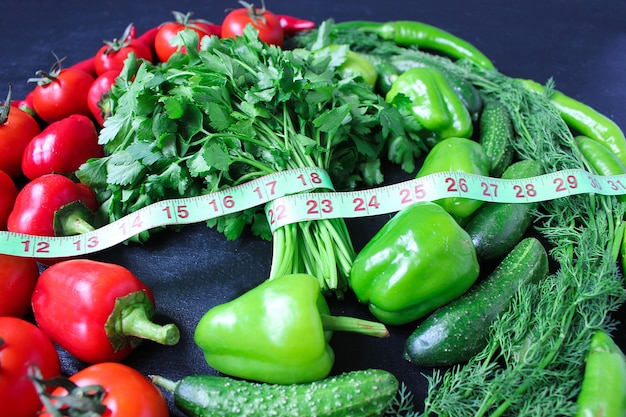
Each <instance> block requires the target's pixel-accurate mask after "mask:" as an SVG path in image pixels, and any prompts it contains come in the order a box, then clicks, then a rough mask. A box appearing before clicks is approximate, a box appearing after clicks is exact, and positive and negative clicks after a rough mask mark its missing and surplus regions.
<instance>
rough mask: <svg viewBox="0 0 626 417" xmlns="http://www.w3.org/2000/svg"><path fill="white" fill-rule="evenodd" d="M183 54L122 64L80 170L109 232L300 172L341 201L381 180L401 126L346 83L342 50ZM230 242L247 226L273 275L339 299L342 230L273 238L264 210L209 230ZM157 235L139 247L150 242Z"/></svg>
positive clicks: (325, 227)
mask: <svg viewBox="0 0 626 417" xmlns="http://www.w3.org/2000/svg"><path fill="white" fill-rule="evenodd" d="M181 39H182V42H183V44H184V45H185V47H186V50H187V53H177V54H175V55H173V56H172V57H171V58H170V59H169V60H168V61H167V62H165V63H161V64H158V65H153V64H150V63H148V62H139V61H133V60H132V58H131V59H129V60H128V61H127V62H126V65H125V68H124V70H123V72H122V74H121V76H120V77H119V79H118V82H117V83H116V85H115V86H114V87H113V89H112V91H111V97H110V101H111V104H112V108H113V113H112V115H111V116H110V117H109V118H107V120H106V123H105V126H104V128H103V129H102V131H101V132H100V142H101V143H102V144H104V146H105V149H106V151H107V155H106V156H105V157H103V158H99V159H94V160H91V161H89V162H88V163H86V164H84V165H83V166H82V167H81V168H80V170H79V171H78V173H77V176H78V178H79V179H80V180H81V181H82V182H84V183H86V184H88V185H89V186H91V187H92V188H93V189H94V190H95V191H96V193H97V194H98V196H99V198H100V201H101V202H102V211H103V212H105V213H106V216H107V217H108V220H109V221H115V220H117V219H119V218H121V217H123V216H124V215H126V214H128V213H131V212H133V211H136V210H137V209H139V208H141V207H144V206H147V205H149V204H151V203H154V202H156V201H159V200H162V199H166V198H181V197H189V196H196V195H201V194H205V193H209V192H213V191H217V190H220V189H224V188H227V187H232V186H235V185H237V184H241V183H243V182H245V181H248V180H251V179H254V178H257V177H259V176H262V175H265V174H269V173H273V172H277V171H281V170H286V169H293V168H301V167H308V166H317V167H320V168H323V169H325V170H327V171H328V172H329V174H330V177H331V179H332V181H333V185H334V187H335V189H337V190H345V189H351V188H354V187H355V186H356V185H357V184H358V183H361V182H362V183H365V184H366V185H375V184H379V183H381V182H382V180H383V175H382V173H381V170H380V159H379V155H380V153H381V149H382V148H383V146H384V143H385V140H386V138H387V137H389V136H390V135H393V136H397V135H400V134H402V129H403V123H402V120H401V119H402V117H401V116H400V115H399V114H398V113H397V110H395V109H394V108H393V107H391V106H389V105H388V104H387V103H385V102H384V100H383V99H382V98H381V97H380V96H378V95H377V94H376V93H375V92H373V90H372V88H371V87H369V86H368V85H367V84H366V83H365V82H364V81H363V80H362V79H361V78H360V77H356V78H355V77H352V76H345V75H342V74H341V73H340V72H339V71H338V70H337V68H338V67H339V66H340V65H341V64H342V63H343V62H344V60H345V57H346V54H347V51H348V49H347V47H340V48H336V49H332V50H330V49H329V48H320V49H318V50H311V49H305V48H295V49H292V50H285V49H281V48H278V47H275V46H269V45H267V44H264V43H262V42H260V41H259V40H258V36H257V33H256V31H255V30H254V28H252V27H249V28H248V29H247V30H246V31H245V33H244V36H243V37H240V38H237V39H219V38H217V37H210V38H209V37H205V38H204V39H203V41H202V47H201V50H200V51H198V49H197V48H196V47H194V45H197V35H196V34H195V33H194V32H192V31H184V32H183V33H182V36H181ZM208 224H209V226H211V227H217V229H218V230H219V231H220V232H222V233H224V234H225V236H226V237H227V238H228V239H236V238H237V237H239V236H240V235H241V233H242V232H243V230H244V228H245V226H247V225H251V230H252V232H253V233H254V234H256V235H259V236H261V237H263V238H265V239H272V240H273V247H274V253H273V259H272V270H271V273H270V275H271V276H272V277H274V276H280V275H283V274H287V273H298V272H306V273H310V274H312V275H314V276H316V277H318V278H319V279H320V282H321V284H322V288H323V289H324V290H333V291H337V293H338V294H340V293H341V292H342V291H343V290H344V289H345V288H346V287H347V276H348V274H349V270H350V266H351V264H352V260H353V258H354V255H355V253H354V249H353V246H352V243H351V239H350V236H349V234H348V230H347V228H346V225H345V223H344V221H343V219H333V220H323V221H315V222H303V223H299V224H293V225H289V226H285V227H284V228H281V229H279V230H278V231H277V232H275V233H274V236H272V235H271V234H270V232H269V227H268V223H267V219H266V218H265V215H264V214H263V212H262V208H254V209H249V210H247V211H243V212H239V213H235V214H232V215H227V216H222V217H219V218H217V219H215V220H211V221H209V223H208ZM149 233H150V232H144V233H143V234H142V235H140V236H138V237H137V239H139V240H145V239H147V238H148V237H149Z"/></svg>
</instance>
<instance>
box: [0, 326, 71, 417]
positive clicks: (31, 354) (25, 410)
mask: <svg viewBox="0 0 626 417" xmlns="http://www.w3.org/2000/svg"><path fill="white" fill-rule="evenodd" d="M32 365H35V366H37V368H39V370H40V372H41V375H42V376H43V377H44V378H53V377H56V376H59V375H60V374H61V364H60V360H59V354H58V353H57V351H56V349H55V347H54V345H53V344H52V342H51V341H50V339H49V338H48V336H46V334H45V333H44V332H43V331H41V330H40V329H39V328H38V327H37V326H35V325H34V324H32V323H30V322H28V321H26V320H23V319H21V318H16V317H0V404H2V415H3V416H11V417H36V416H37V411H38V410H40V409H41V406H42V404H41V401H40V400H39V395H38V394H37V391H36V390H35V386H34V385H33V383H32V381H31V380H30V378H29V369H30V367H31V366H32Z"/></svg>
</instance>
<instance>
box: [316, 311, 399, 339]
mask: <svg viewBox="0 0 626 417" xmlns="http://www.w3.org/2000/svg"><path fill="white" fill-rule="evenodd" d="M320 317H321V318H322V327H323V328H324V330H325V331H339V332H352V333H360V334H364V335H367V336H373V337H381V338H383V337H388V336H389V330H387V327H386V326H385V325H384V324H382V323H378V322H374V321H368V320H362V319H358V318H356V317H346V316H331V315H329V314H320Z"/></svg>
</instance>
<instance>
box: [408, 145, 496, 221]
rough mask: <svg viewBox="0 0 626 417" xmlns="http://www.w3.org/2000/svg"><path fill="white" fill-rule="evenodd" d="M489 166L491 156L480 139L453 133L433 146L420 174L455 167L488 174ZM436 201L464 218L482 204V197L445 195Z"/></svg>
mask: <svg viewBox="0 0 626 417" xmlns="http://www.w3.org/2000/svg"><path fill="white" fill-rule="evenodd" d="M489 169H490V161H489V158H488V157H487V155H486V154H485V152H484V150H483V149H482V147H481V146H480V144H479V143H478V142H476V141H473V140H471V139H466V138H458V137H452V138H447V139H444V140H442V141H441V142H439V143H437V144H436V145H435V146H434V147H433V148H432V149H431V151H430V152H429V153H428V154H427V155H426V158H425V159H424V163H423V164H422V166H421V168H420V169H419V171H418V172H417V177H418V178H420V177H424V176H426V175H429V174H434V173H437V172H452V171H460V172H465V173H468V174H477V175H489ZM451 185H452V184H451ZM456 186H457V187H459V188H460V187H461V185H460V184H456ZM436 203H437V204H439V205H441V206H442V207H443V208H444V209H445V210H446V211H447V212H448V213H450V214H451V215H452V216H454V218H455V219H456V220H457V221H463V220H464V219H467V218H469V216H470V215H471V214H472V213H474V211H476V210H477V209H478V208H479V207H480V206H481V205H482V204H483V201H481V200H474V199H470V198H465V197H446V198H442V199H439V200H436Z"/></svg>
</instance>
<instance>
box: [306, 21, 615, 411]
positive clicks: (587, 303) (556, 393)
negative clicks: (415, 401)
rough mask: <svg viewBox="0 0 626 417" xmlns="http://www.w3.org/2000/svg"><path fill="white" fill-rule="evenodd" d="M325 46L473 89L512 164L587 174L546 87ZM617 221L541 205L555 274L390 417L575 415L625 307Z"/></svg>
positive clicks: (570, 204)
mask: <svg viewBox="0 0 626 417" xmlns="http://www.w3.org/2000/svg"><path fill="white" fill-rule="evenodd" d="M321 30H323V28H320V31H321ZM309 36H310V35H309ZM324 36H327V39H328V41H329V42H334V43H341V44H347V45H350V47H351V48H352V49H353V50H355V51H357V52H362V53H368V54H376V55H378V56H379V57H382V58H384V59H387V60H391V61H393V60H398V61H401V60H410V61H412V62H418V63H421V64H422V65H428V66H432V67H435V68H439V69H441V70H443V71H446V72H449V73H451V74H454V75H456V76H458V77H460V78H462V79H465V80H468V81H470V82H471V83H472V84H473V85H474V86H476V87H477V88H478V89H479V90H480V92H481V94H482V95H483V96H484V97H486V98H488V99H493V100H497V101H498V102H500V103H502V104H503V105H504V106H506V108H507V109H508V112H509V114H510V116H511V119H512V122H513V127H514V131H515V138H514V141H513V147H514V151H515V157H516V158H517V159H521V160H524V159H530V160H535V161H537V162H539V163H540V164H541V165H542V166H543V168H544V171H545V172H554V171H557V170H561V169H567V168H583V169H587V170H588V171H591V172H594V170H593V168H592V167H591V166H589V165H587V163H586V162H585V161H584V160H583V158H582V156H581V154H580V152H579V151H578V149H577V145H576V141H575V139H574V137H573V135H572V133H571V130H570V128H569V126H568V125H567V124H566V123H565V121H564V119H563V117H562V115H561V114H560V113H559V111H558V109H557V108H556V107H555V106H554V105H553V103H552V102H551V101H550V97H551V95H552V94H553V92H554V91H555V90H554V84H553V83H552V82H551V81H550V82H548V83H547V85H546V87H545V91H544V93H543V94H537V93H536V92H534V91H531V90H530V89H528V88H526V87H525V86H524V82H523V81H522V80H518V79H513V78H510V77H507V76H505V75H503V74H501V73H499V72H497V71H495V70H490V69H488V68H482V67H480V66H477V65H475V64H474V63H472V62H469V61H467V60H459V61H456V62H452V61H451V60H449V59H447V58H443V57H439V56H435V55H432V54H429V53H425V52H423V51H418V50H416V49H411V48H400V47H398V46H397V45H395V44H392V43H383V42H381V41H380V39H379V38H378V37H377V36H375V35H372V34H368V33H365V32H363V31H358V30H356V31H355V30H343V31H342V30H335V31H331V30H328V31H327V32H326V34H325V35H324ZM623 216H624V206H623V204H621V203H620V202H619V201H618V200H617V199H615V198H611V197H605V196H599V195H580V196H573V197H568V198H561V199H556V200H550V201H547V202H544V203H541V204H540V206H539V207H538V209H537V210H536V212H535V222H534V225H535V226H534V227H535V229H536V230H537V232H538V233H539V234H540V235H541V236H542V238H543V239H545V241H546V242H547V243H548V244H549V247H550V251H549V253H550V255H551V258H552V261H553V262H554V263H555V265H554V266H553V270H554V272H553V273H552V274H550V275H549V276H548V277H547V278H546V279H544V280H542V281H541V282H539V283H537V284H536V285H534V286H524V287H521V289H520V291H519V293H518V294H517V295H516V296H515V298H514V301H513V303H512V305H511V307H510V309H509V310H508V311H507V312H506V314H502V315H501V316H499V318H498V319H497V321H496V322H495V324H494V325H493V326H492V328H491V332H490V337H489V340H488V345H487V347H486V348H485V349H483V350H482V351H481V352H480V353H479V354H477V355H476V356H474V357H472V359H470V361H469V362H468V363H467V364H464V365H458V366H454V367H452V368H450V369H449V370H436V371H435V372H434V374H433V375H432V376H430V377H429V378H428V381H429V390H428V397H427V398H426V400H425V403H424V406H423V408H424V409H423V410H421V411H420V412H418V411H415V410H413V409H412V407H411V406H409V405H407V404H409V403H410V401H411V396H410V395H407V393H406V392H401V394H402V395H400V396H399V397H398V398H397V399H396V402H395V405H394V407H395V411H396V412H395V415H405V416H417V415H424V416H426V415H454V416H483V415H491V416H500V415H511V416H525V415H526V416H542V415H543V416H555V415H563V416H569V415H573V414H574V413H575V412H576V409H577V404H576V397H577V394H578V392H579V390H580V385H581V381H582V378H583V366H582V364H583V363H584V361H585V356H586V354H587V352H588V347H589V345H590V341H591V338H592V336H593V335H594V333H595V331H596V330H598V329H606V330H609V331H610V330H612V329H614V326H615V322H614V320H613V319H612V317H611V313H612V312H615V311H616V310H617V309H618V308H619V306H620V305H621V304H622V303H623V302H624V301H625V300H626V293H625V291H624V286H623V284H624V282H623V275H622V271H620V269H619V267H618V263H617V260H618V256H619V251H620V245H621V242H622V236H623V228H624V225H623ZM391 415H394V414H391Z"/></svg>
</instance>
